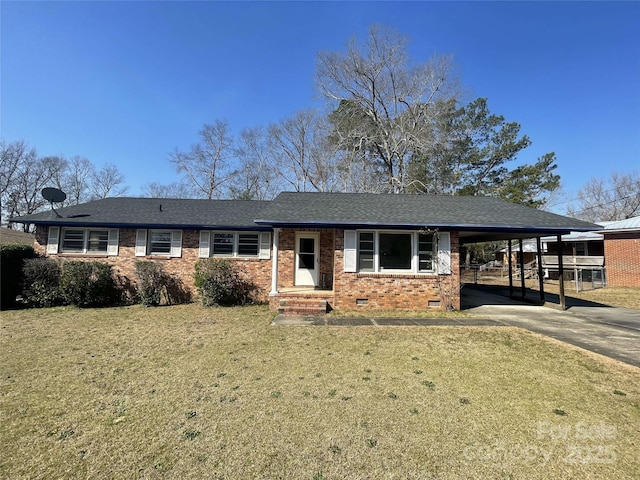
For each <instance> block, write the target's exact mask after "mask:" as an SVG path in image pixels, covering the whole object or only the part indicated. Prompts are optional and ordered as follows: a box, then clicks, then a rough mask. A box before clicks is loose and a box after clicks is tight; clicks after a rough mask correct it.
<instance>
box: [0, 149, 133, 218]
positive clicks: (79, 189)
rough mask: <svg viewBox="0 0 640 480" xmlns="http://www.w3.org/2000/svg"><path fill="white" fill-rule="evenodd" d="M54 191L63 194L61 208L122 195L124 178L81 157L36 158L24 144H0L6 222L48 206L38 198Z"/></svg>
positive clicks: (0, 193) (0, 207)
mask: <svg viewBox="0 0 640 480" xmlns="http://www.w3.org/2000/svg"><path fill="white" fill-rule="evenodd" d="M44 187H55V188H59V189H60V190H63V191H64V192H65V193H66V194H67V198H66V200H65V201H64V202H63V204H62V206H69V205H77V204H79V203H83V202H87V201H89V200H97V199H100V198H106V197H113V196H120V195H123V194H124V193H126V191H127V188H126V187H125V186H124V175H122V173H121V172H120V171H119V170H118V169H117V167H116V166H115V165H104V166H102V167H98V166H96V165H94V164H93V163H91V162H90V161H89V160H88V159H87V158H84V157H79V156H76V157H73V158H70V159H67V158H64V157H62V156H44V157H42V156H39V155H38V153H37V151H36V150H35V148H32V147H30V146H29V145H28V144H27V143H25V142H24V141H17V142H5V141H0V211H1V213H2V224H5V223H6V221H7V220H8V219H9V218H12V217H18V216H21V215H28V214H31V213H35V212H38V211H40V210H42V209H43V208H44V207H46V206H47V205H48V201H47V200H45V199H44V198H43V197H42V195H41V194H40V192H41V190H42V189H43V188H44Z"/></svg>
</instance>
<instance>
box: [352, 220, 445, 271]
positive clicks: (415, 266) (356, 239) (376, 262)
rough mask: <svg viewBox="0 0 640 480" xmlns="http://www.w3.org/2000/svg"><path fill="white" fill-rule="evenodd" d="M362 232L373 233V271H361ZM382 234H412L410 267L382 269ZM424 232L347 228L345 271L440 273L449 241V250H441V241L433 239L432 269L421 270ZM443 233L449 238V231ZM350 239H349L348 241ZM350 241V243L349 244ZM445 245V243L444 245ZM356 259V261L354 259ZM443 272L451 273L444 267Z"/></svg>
mask: <svg viewBox="0 0 640 480" xmlns="http://www.w3.org/2000/svg"><path fill="white" fill-rule="evenodd" d="M354 233H355V235H353V234H354ZM361 233H373V250H374V251H373V271H361V270H360V264H359V262H360V234H361ZM380 234H396V235H401V234H404V235H407V234H409V235H411V268H408V269H386V270H381V269H380ZM423 234H424V232H420V231H418V230H371V229H366V230H347V231H345V272H357V273H364V274H371V275H386V274H390V275H435V274H437V273H438V270H439V265H441V264H442V262H440V261H439V258H440V257H441V256H442V255H444V254H446V255H450V252H449V251H448V249H449V246H448V243H449V242H448V241H447V242H446V243H447V252H444V251H440V249H439V246H438V244H439V242H438V240H437V238H436V239H434V241H433V251H432V255H433V256H432V269H431V270H419V267H420V257H419V251H418V248H419V242H418V239H419V235H423ZM443 234H446V237H447V240H448V237H449V233H448V232H442V233H441V234H440V235H442V236H443V237H444V235H443ZM347 239H348V241H347ZM347 243H348V245H347ZM443 246H444V245H443ZM352 255H353V256H354V259H351V258H350V259H349V263H347V260H346V259H347V257H348V256H352ZM354 260H355V261H354ZM440 271H441V272H442V273H450V272H449V271H447V269H445V268H443V269H441V270H440Z"/></svg>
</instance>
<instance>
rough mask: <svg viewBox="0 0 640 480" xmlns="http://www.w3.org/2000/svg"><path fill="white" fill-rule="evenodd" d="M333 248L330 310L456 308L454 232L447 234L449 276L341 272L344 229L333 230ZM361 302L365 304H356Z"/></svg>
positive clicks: (457, 250)
mask: <svg viewBox="0 0 640 480" xmlns="http://www.w3.org/2000/svg"><path fill="white" fill-rule="evenodd" d="M335 245H336V250H335V252H336V253H335V258H334V272H335V273H334V280H333V288H334V297H335V300H334V302H335V305H332V307H333V308H335V309H341V308H343V309H352V308H356V307H357V308H363V309H367V308H381V309H390V310H392V309H411V310H422V309H425V308H428V307H429V306H430V305H431V306H439V307H440V308H446V307H447V306H451V308H455V309H458V310H459V309H460V247H459V237H458V234H457V233H456V232H451V271H452V273H451V274H450V275H435V274H434V275H425V274H379V273H349V272H345V271H344V230H336V239H335ZM358 300H360V302H357V301H358ZM362 301H366V304H364V305H357V303H362Z"/></svg>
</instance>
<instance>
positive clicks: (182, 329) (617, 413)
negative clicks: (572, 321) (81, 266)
mask: <svg viewBox="0 0 640 480" xmlns="http://www.w3.org/2000/svg"><path fill="white" fill-rule="evenodd" d="M272 318H273V314H272V313H271V312H269V311H268V310H267V309H266V308H265V307H249V308H234V309H213V308H203V307H200V306H198V305H187V306H177V307H163V308H142V307H137V306H136V307H126V308H115V309H100V310H77V309H68V308H56V309H46V310H25V311H12V312H2V325H1V337H0V373H1V377H0V412H1V414H2V418H1V422H0V477H3V478H299V479H305V478H308V479H333V478H335V479H344V478H347V479H348V478H354V479H355V478H385V479H388V478H398V479H400V478H403V479H404V478H416V479H420V478H582V479H590V478H593V479H596V478H606V477H610V478H638V477H640V461H639V460H638V457H637V449H638V445H639V444H640V431H639V430H638V425H640V373H639V370H638V369H634V368H632V367H625V366H622V365H620V364H617V363H615V362H605V361H600V360H599V359H598V358H597V357H595V356H593V355H589V354H585V353H584V352H582V351H580V350H577V349H573V348H565V347H563V346H562V345H559V344H558V343H556V342H549V341H546V340H545V339H544V338H541V337H539V336H536V335H534V334H529V333H527V332H524V331H522V330H519V329H515V328H510V327H496V328H493V327H393V328H385V327H371V328H368V327H357V328H349V327H319V328H286V327H272V326H270V323H271V320H272Z"/></svg>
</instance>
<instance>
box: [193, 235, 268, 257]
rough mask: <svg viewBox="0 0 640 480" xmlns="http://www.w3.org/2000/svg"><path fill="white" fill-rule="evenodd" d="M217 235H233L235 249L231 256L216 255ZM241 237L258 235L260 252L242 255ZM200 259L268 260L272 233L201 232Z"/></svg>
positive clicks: (233, 248)
mask: <svg viewBox="0 0 640 480" xmlns="http://www.w3.org/2000/svg"><path fill="white" fill-rule="evenodd" d="M216 234H225V235H233V247H232V252H231V254H219V253H218V254H215V253H214V246H215V245H214V240H215V235H216ZM240 235H256V236H257V238H258V244H257V247H258V251H257V253H256V254H255V255H240V254H239V253H238V250H239V247H240ZM199 256H200V258H207V257H212V258H240V259H243V258H246V259H253V258H258V259H261V260H268V259H269V258H271V232H256V231H253V230H201V231H200V245H199Z"/></svg>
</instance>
